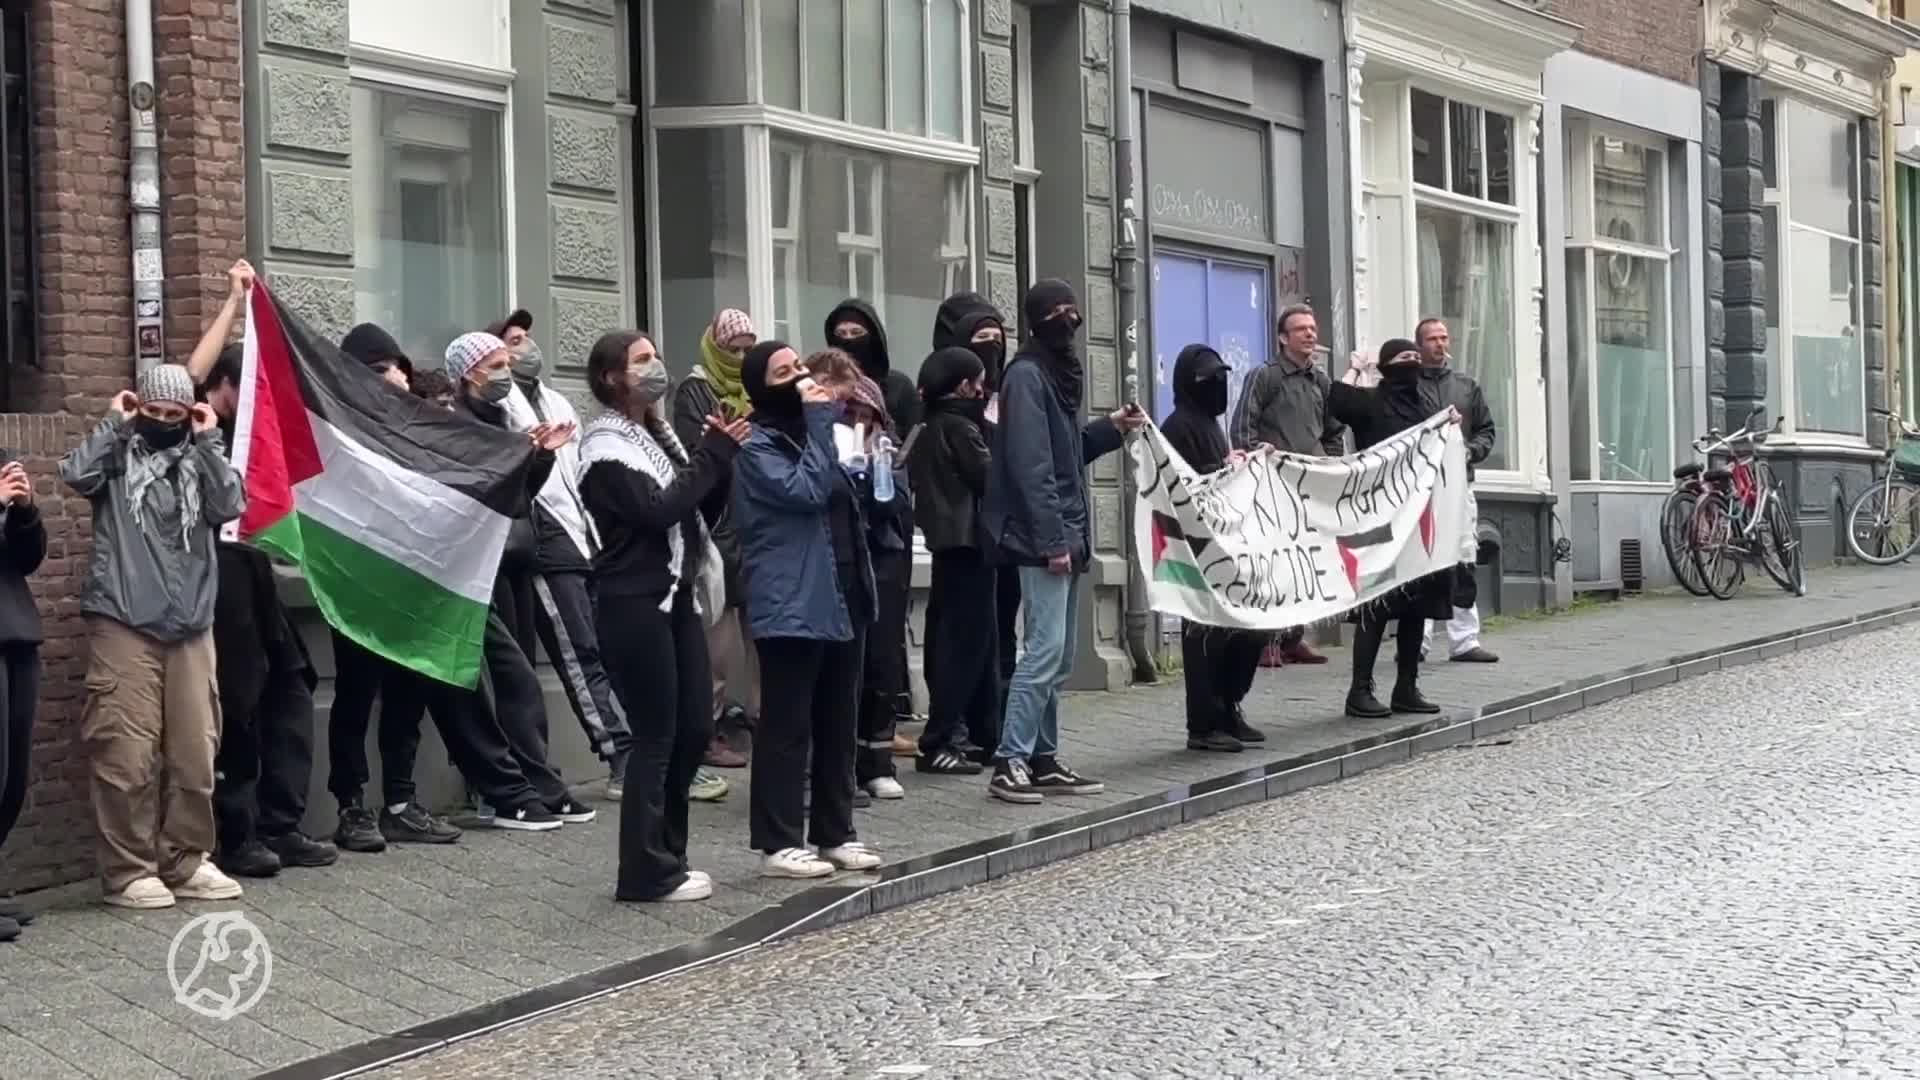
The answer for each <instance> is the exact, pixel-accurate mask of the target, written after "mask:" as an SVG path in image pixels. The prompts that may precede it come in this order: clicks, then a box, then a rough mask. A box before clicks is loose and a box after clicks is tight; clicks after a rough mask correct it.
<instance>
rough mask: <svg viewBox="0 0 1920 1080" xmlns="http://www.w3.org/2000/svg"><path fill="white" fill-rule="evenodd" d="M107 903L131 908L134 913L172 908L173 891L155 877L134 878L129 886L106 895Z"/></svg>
mask: <svg viewBox="0 0 1920 1080" xmlns="http://www.w3.org/2000/svg"><path fill="white" fill-rule="evenodd" d="M106 901H107V903H109V904H111V905H113V906H114V907H123V908H133V909H134V910H136V911H151V910H153V909H154V908H169V907H172V906H173V890H172V889H169V888H167V886H166V883H165V882H163V881H161V880H160V879H159V878H157V877H143V878H135V879H134V880H133V882H132V883H131V884H129V885H128V886H127V887H126V888H124V889H121V890H120V891H119V892H110V893H108V894H107V895H106Z"/></svg>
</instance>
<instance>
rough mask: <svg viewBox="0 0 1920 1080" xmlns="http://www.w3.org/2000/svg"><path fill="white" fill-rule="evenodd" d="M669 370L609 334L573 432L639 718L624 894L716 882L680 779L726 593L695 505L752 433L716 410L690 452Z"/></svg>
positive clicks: (615, 663)
mask: <svg viewBox="0 0 1920 1080" xmlns="http://www.w3.org/2000/svg"><path fill="white" fill-rule="evenodd" d="M668 385H669V380H668V378H667V366H666V364H665V363H663V362H662V361H661V359H660V356H659V354H658V353H657V352H656V351H655V350H654V346H653V342H652V341H651V340H649V339H648V338H647V337H646V336H645V335H643V334H640V333H636V332H634V331H618V332H615V333H611V334H607V335H605V336H603V337H602V338H601V339H600V340H599V341H598V342H596V343H595V344H594V346H593V352H592V353H591V354H590V355H589V357H588V359H587V386H588V387H589V388H590V389H591V390H592V391H593V396H594V397H595V398H596V399H598V400H599V402H600V403H601V404H602V405H604V406H606V408H607V411H606V412H605V413H603V414H601V415H600V416H598V417H596V418H595V419H594V420H593V422H592V423H590V424H588V425H587V433H586V436H585V438H584V439H582V441H581V460H582V462H583V468H584V469H585V471H584V472H583V473H582V474H581V477H580V490H581V495H582V497H583V498H584V500H585V502H586V507H587V511H588V513H589V514H591V515H592V517H593V521H594V524H595V526H596V527H597V530H598V532H599V535H600V536H601V537H602V538H603V539H604V541H605V542H604V544H603V546H602V547H601V549H600V551H599V553H598V554H597V555H595V556H594V584H595V587H596V589H597V596H598V599H599V602H600V608H599V612H600V623H601V629H602V631H603V633H602V635H601V639H602V640H603V641H605V642H607V647H608V650H609V651H608V654H607V655H608V659H609V661H610V670H611V672H612V673H613V678H614V686H615V687H616V689H617V690H618V691H619V693H620V696H621V697H622V698H623V699H624V700H625V701H626V702H627V704H628V706H629V708H628V710H627V713H628V715H629V716H632V717H635V718H636V720H637V722H638V724H639V730H638V731H636V732H635V733H634V740H633V748H634V749H633V753H632V755H631V756H630V757H629V758H628V761H627V775H626V777H625V782H626V789H627V792H626V798H625V800H624V801H623V802H622V803H621V806H620V876H619V885H618V887H617V890H616V894H615V895H617V896H618V897H619V898H620V899H622V900H666V901H672V900H704V899H706V898H707V897H709V896H711V895H713V881H712V879H710V878H709V877H708V876H707V875H706V874H705V873H704V872H700V871H694V870H690V869H688V867H687V791H688V787H689V785H690V784H691V783H692V782H693V774H694V772H695V771H696V770H697V769H698V768H699V767H700V761H701V757H702V755H703V754H704V753H705V751H706V748H707V739H708V735H709V732H710V728H711V725H712V723H713V702H712V694H713V683H712V678H713V672H712V669H711V668H710V667H709V666H708V662H707V630H706V624H707V623H708V622H709V621H711V620H714V619H717V618H719V616H720V615H721V613H722V611H723V610H724V608H725V604H726V586H725V582H724V581H723V580H722V576H723V572H724V568H723V567H722V565H721V561H720V552H719V550H718V549H717V548H716V547H715V546H714V542H713V538H712V535H711V534H710V533H709V532H708V529H707V523H706V518H705V517H704V516H703V515H702V513H701V506H702V504H703V503H708V502H711V501H713V500H714V499H715V497H716V496H718V497H720V498H725V497H726V494H727V486H726V485H725V484H724V483H723V481H724V480H725V478H726V477H727V475H728V474H729V473H730V471H731V470H732V468H733V458H734V455H735V454H736V453H737V452H738V450H739V446H740V443H741V441H743V440H744V439H745V438H746V437H747V430H748V428H747V422H746V421H745V420H739V419H736V420H731V421H729V420H724V419H722V418H721V417H720V416H718V415H715V416H713V417H712V418H711V419H710V420H709V421H708V427H707V430H706V433H705V435H704V436H703V437H702V438H701V440H700V441H699V442H698V443H696V444H694V449H693V452H692V453H688V451H687V448H686V446H685V445H684V444H682V443H681V441H680V439H679V438H678V437H677V436H676V435H675V434H674V433H673V428H672V427H670V426H669V425H668V424H667V422H666V420H665V418H664V417H663V416H662V408H661V404H662V399H664V398H665V397H666V394H667V387H668Z"/></svg>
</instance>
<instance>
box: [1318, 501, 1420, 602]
mask: <svg viewBox="0 0 1920 1080" xmlns="http://www.w3.org/2000/svg"><path fill="white" fill-rule="evenodd" d="M1418 527H1419V530H1420V543H1421V544H1422V545H1423V546H1424V547H1425V548H1426V550H1427V554H1428V555H1432V554H1433V529H1434V525H1433V497H1432V496H1431V495H1429V496H1428V497H1427V504H1426V505H1425V506H1423V507H1421V508H1420V521H1419V526H1418ZM1337 539H1338V542H1339V545H1340V566H1341V568H1342V569H1344V570H1345V571H1346V572H1347V584H1348V585H1349V586H1351V587H1352V588H1353V593H1354V595H1355V596H1362V595H1365V594H1366V593H1367V592H1368V591H1370V590H1372V589H1374V588H1376V587H1378V586H1380V585H1383V584H1386V583H1387V582H1390V581H1392V580H1393V579H1394V577H1395V576H1396V575H1397V574H1398V569H1397V567H1396V563H1397V562H1398V558H1397V555H1398V552H1399V548H1398V546H1397V545H1395V546H1394V551H1395V554H1396V559H1395V562H1392V563H1388V564H1387V565H1386V566H1383V567H1380V568H1379V569H1377V570H1374V571H1373V572H1371V573H1365V574H1363V573H1362V572H1361V568H1360V562H1361V558H1362V553H1363V552H1365V551H1366V550H1367V549H1369V548H1377V547H1383V546H1389V545H1393V544H1394V540H1393V526H1392V525H1391V524H1387V525H1382V526H1380V527H1379V528H1376V529H1368V530H1367V531H1366V532H1361V533H1353V534H1351V535H1348V536H1342V537H1338V538H1337Z"/></svg>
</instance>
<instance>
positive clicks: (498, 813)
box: [487, 802, 566, 832]
mask: <svg viewBox="0 0 1920 1080" xmlns="http://www.w3.org/2000/svg"><path fill="white" fill-rule="evenodd" d="M487 820H488V821H490V822H492V824H493V827H494V828H496V829H512V830H514V831H516V832H552V831H553V830H555V829H557V828H559V827H560V826H561V825H564V824H566V823H565V822H563V821H561V820H560V818H559V816H558V815H556V814H555V813H554V812H553V811H551V810H549V809H547V808H546V807H544V806H542V805H540V804H539V803H537V802H536V803H528V804H527V805H525V806H521V807H516V808H514V809H512V810H505V809H502V810H495V811H494V813H493V817H491V818H489V819H487Z"/></svg>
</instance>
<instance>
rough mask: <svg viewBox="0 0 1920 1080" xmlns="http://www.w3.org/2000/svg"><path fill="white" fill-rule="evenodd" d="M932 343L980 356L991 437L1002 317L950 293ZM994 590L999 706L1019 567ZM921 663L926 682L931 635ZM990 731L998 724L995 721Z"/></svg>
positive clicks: (1003, 342)
mask: <svg viewBox="0 0 1920 1080" xmlns="http://www.w3.org/2000/svg"><path fill="white" fill-rule="evenodd" d="M933 347H934V350H935V351H938V350H940V349H950V348H961V349H966V350H968V351H969V352H971V353H973V354H974V355H975V356H978V357H979V358H980V363H981V366H982V367H984V368H985V369H986V375H987V379H986V386H985V393H984V394H983V395H982V396H983V397H984V398H985V400H984V401H982V402H981V405H982V407H983V408H982V416H983V417H984V419H985V421H986V431H987V433H988V434H987V438H988V441H989V442H991V441H992V438H993V436H992V432H993V425H994V422H995V420H996V419H997V418H998V417H999V415H1000V414H999V405H1000V397H999V395H1000V374H1001V372H1003V371H1005V370H1006V366H1007V320H1006V317H1005V316H1004V315H1002V314H1000V309H999V308H997V307H994V306H993V304H992V302H991V301H989V300H988V299H987V298H986V297H984V296H981V295H980V294H979V293H976V292H962V293H954V294H953V295H952V296H949V297H947V298H946V299H945V300H944V301H942V302H941V304H940V310H939V311H938V312H936V313H935V314H934V318H933ZM993 590H994V631H995V634H994V636H995V652H996V653H997V654H998V655H999V657H1000V659H999V665H1000V667H999V670H1000V710H1001V711H1003V712H1004V711H1005V710H1006V707H1007V688H1008V686H1009V685H1011V684H1012V682H1013V662H1014V658H1015V656H1016V654H1017V653H1018V648H1017V640H1016V638H1017V634H1016V630H1017V628H1016V626H1015V620H1016V619H1017V618H1018V617H1019V614H1020V568H1019V567H1017V566H1000V567H995V568H994V571H993ZM935 615H936V610H935V607H934V601H933V599H932V598H931V597H930V598H928V600H927V611H926V618H927V623H928V625H929V626H931V625H933V624H935V623H936V621H937V620H936V618H935ZM921 653H922V659H921V667H922V668H923V669H924V670H925V672H926V677H927V685H928V686H932V685H933V683H934V680H935V679H937V678H938V677H939V676H938V674H937V669H938V658H939V656H940V650H939V648H938V644H937V642H936V641H935V640H934V638H933V637H932V636H929V637H928V638H927V639H926V647H925V648H924V649H922V650H921ZM995 728H996V730H997V729H998V725H997V724H996V725H995ZM977 760H978V761H979V762H980V763H981V764H983V765H984V764H986V763H987V762H989V761H991V760H993V747H991V746H987V747H984V748H983V749H982V751H981V753H980V754H979V756H978V758H977Z"/></svg>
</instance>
